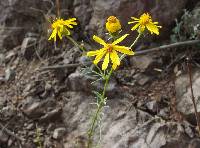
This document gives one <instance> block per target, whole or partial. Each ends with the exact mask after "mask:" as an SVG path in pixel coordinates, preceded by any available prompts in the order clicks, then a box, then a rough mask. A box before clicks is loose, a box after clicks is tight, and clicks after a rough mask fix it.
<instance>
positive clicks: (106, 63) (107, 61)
mask: <svg viewBox="0 0 200 148" xmlns="http://www.w3.org/2000/svg"><path fill="white" fill-rule="evenodd" d="M109 56H110V54H109V52H107V54H106V56H105V58H104V61H103V64H102V70H106V68H107V67H108V63H109Z"/></svg>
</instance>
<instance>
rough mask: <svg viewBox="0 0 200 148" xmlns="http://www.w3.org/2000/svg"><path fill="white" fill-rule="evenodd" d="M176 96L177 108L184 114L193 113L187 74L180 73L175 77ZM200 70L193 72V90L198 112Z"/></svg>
mask: <svg viewBox="0 0 200 148" xmlns="http://www.w3.org/2000/svg"><path fill="white" fill-rule="evenodd" d="M175 88H176V98H177V106H176V107H177V110H178V111H180V112H182V113H183V114H184V115H190V114H194V106H193V103H192V99H191V90H190V87H189V76H188V74H185V75H181V76H179V77H178V78H177V79H176V82H175ZM199 88H200V72H199V71H196V72H193V91H194V96H195V101H196V104H197V110H198V112H200V97H199V96H200V91H199Z"/></svg>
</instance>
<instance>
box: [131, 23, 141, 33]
mask: <svg viewBox="0 0 200 148" xmlns="http://www.w3.org/2000/svg"><path fill="white" fill-rule="evenodd" d="M139 26H140V23H137V24H135V26H133V27H132V28H131V30H132V31H133V30H135V29H137V28H138V27H139Z"/></svg>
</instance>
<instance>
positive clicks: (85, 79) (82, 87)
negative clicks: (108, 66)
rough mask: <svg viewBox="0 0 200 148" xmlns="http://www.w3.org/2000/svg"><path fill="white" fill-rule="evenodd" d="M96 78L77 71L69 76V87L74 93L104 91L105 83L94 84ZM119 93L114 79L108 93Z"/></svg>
mask: <svg viewBox="0 0 200 148" xmlns="http://www.w3.org/2000/svg"><path fill="white" fill-rule="evenodd" d="M95 80H96V78H94V77H92V76H88V75H84V74H83V73H81V72H80V71H76V72H75V73H72V74H70V75H69V77H68V80H67V85H68V87H69V89H70V90H72V91H85V92H91V91H93V90H102V89H103V83H102V81H97V82H95V83H93V84H92V82H94V81H95ZM116 91H117V82H116V80H114V79H111V80H110V83H109V85H108V87H107V93H108V94H110V95H112V94H114V93H116Z"/></svg>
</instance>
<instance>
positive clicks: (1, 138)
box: [0, 130, 9, 144]
mask: <svg viewBox="0 0 200 148" xmlns="http://www.w3.org/2000/svg"><path fill="white" fill-rule="evenodd" d="M8 138H9V136H8V135H7V134H6V133H5V132H3V131H2V130H0V144H1V143H4V144H5V143H6V142H7V141H8Z"/></svg>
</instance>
